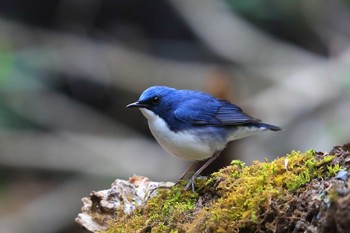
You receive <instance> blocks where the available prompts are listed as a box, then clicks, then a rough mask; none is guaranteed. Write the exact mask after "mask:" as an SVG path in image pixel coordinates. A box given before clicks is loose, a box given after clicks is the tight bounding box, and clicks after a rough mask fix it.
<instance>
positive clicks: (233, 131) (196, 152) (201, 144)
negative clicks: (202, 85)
mask: <svg viewBox="0 0 350 233" xmlns="http://www.w3.org/2000/svg"><path fill="white" fill-rule="evenodd" d="M126 107H127V108H132V107H135V108H139V109H140V110H141V112H142V113H143V115H144V116H145V117H146V118H147V120H148V125H149V128H150V130H151V132H152V134H153V136H154V137H155V138H156V140H157V141H158V143H159V144H160V145H161V146H162V147H163V148H164V149H165V150H166V151H167V152H169V153H170V154H173V155H175V156H177V157H179V158H182V159H186V160H191V161H195V162H194V163H193V164H192V165H191V166H190V167H189V168H188V169H187V170H186V171H185V172H184V173H183V174H182V176H181V177H180V179H179V180H181V179H183V178H184V177H185V175H186V174H187V173H188V172H189V171H190V170H191V169H192V168H193V167H194V166H195V165H196V164H197V162H198V161H201V160H205V159H207V161H206V162H205V164H204V165H203V166H202V167H200V168H199V169H198V170H197V171H196V172H195V173H194V175H193V176H192V178H191V179H190V182H189V183H188V184H187V186H186V187H185V189H186V190H187V189H188V188H189V187H190V186H192V190H194V180H195V179H196V177H197V176H199V174H200V173H201V172H202V171H203V170H204V169H205V168H206V167H207V166H208V165H209V164H210V163H211V162H213V161H214V160H215V159H216V158H218V157H219V155H220V152H221V151H222V150H223V149H224V148H225V146H226V145H227V143H228V142H230V141H233V140H237V139H240V138H244V137H247V136H250V135H253V134H256V133H259V132H261V131H265V130H272V131H278V130H281V128H279V127H277V126H273V125H269V124H265V123H262V122H261V121H260V120H258V119H256V118H253V117H251V116H248V115H247V114H245V113H244V112H242V109H241V108H239V107H238V106H236V105H234V104H232V103H230V102H229V101H227V100H220V99H217V98H215V97H213V96H211V95H208V94H206V93H203V92H199V91H193V90H177V89H175V88H170V87H165V86H153V87H150V88H148V89H146V90H145V91H144V92H143V93H142V94H141V96H140V98H139V100H138V101H137V102H135V103H131V104H129V105H127V106H126Z"/></svg>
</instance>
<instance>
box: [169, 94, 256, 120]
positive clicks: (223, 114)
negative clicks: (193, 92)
mask: <svg viewBox="0 0 350 233" xmlns="http://www.w3.org/2000/svg"><path fill="white" fill-rule="evenodd" d="M174 116H175V118H177V119H178V120H180V121H183V122H187V123H190V124H193V125H217V126H219V125H242V124H249V123H257V122H260V120H258V119H255V118H253V117H250V116H248V115H247V114H245V113H243V112H242V109H241V108H239V107H238V106H236V105H234V104H231V103H230V102H228V101H225V100H218V99H214V98H212V97H211V98H208V99H206V101H203V98H201V99H192V100H190V101H186V102H184V103H182V104H180V105H179V107H178V108H177V109H176V110H175V111H174Z"/></svg>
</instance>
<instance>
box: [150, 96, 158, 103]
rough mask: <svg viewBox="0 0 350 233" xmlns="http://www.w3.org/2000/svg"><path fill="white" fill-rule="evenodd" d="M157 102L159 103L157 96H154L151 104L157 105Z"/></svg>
mask: <svg viewBox="0 0 350 233" xmlns="http://www.w3.org/2000/svg"><path fill="white" fill-rule="evenodd" d="M159 101H160V98H159V96H155V97H153V99H152V103H153V104H158V103H159Z"/></svg>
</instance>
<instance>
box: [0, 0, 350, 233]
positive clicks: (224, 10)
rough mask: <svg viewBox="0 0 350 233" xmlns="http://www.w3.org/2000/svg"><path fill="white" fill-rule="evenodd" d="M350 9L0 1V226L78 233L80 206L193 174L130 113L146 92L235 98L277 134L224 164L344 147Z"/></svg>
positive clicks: (241, 1)
mask: <svg viewBox="0 0 350 233" xmlns="http://www.w3.org/2000/svg"><path fill="white" fill-rule="evenodd" d="M349 7H350V1H348V0H333V1H327V0H318V1H316V0H308V1H302V0H287V1H277V0H256V1H249V0H248V1H247V0H222V1H211V0H164V1H161V0H153V1H142V0H114V1H109V0H35V1H25V0H11V1H5V0H0V127H1V128H0V229H1V232H4V233H12V232H13V233H17V232H28V233H30V232H35V233H41V232H43V233H61V232H83V230H82V229H81V228H80V227H79V226H77V224H75V223H74V218H75V217H76V215H77V214H78V212H79V211H80V208H81V206H82V204H81V201H80V199H81V197H83V196H87V195H88V194H89V193H90V191H92V190H100V189H107V188H108V187H110V184H111V183H112V182H113V181H114V179H116V178H121V179H127V178H128V177H130V176H132V175H134V174H137V175H143V176H147V177H150V178H151V179H152V180H156V181H161V180H162V181H164V180H169V181H175V180H176V179H177V178H178V177H179V176H180V174H181V173H182V172H183V171H184V170H185V169H186V167H187V166H188V162H185V161H181V160H179V159H177V158H175V157H172V156H170V155H168V154H167V153H166V152H165V151H163V150H162V149H161V147H160V146H159V145H158V144H157V143H156V142H155V140H154V139H153V138H152V136H151V134H150V132H149V130H148V126H147V122H146V120H145V119H144V118H143V116H142V114H141V113H140V112H139V111H137V110H135V109H128V110H126V109H125V106H126V105H127V104H129V103H131V102H134V101H136V100H137V99H138V97H139V95H140V93H141V92H142V91H143V90H144V89H146V88H147V87H149V86H152V85H167V86H172V87H175V88H183V89H196V90H202V91H206V92H209V93H211V94H213V95H215V96H217V97H220V98H225V99H229V100H230V101H233V102H234V103H236V104H237V105H239V106H241V107H242V108H243V109H244V110H245V112H247V113H248V114H250V115H252V116H254V117H257V118H260V119H263V120H264V121H265V122H267V123H271V124H275V125H278V126H281V127H283V128H284V131H282V132H277V133H272V132H271V133H264V134H261V135H258V136H253V137H250V138H246V139H243V140H239V141H236V142H233V143H231V145H230V146H229V148H227V150H226V151H225V156H222V157H221V158H220V160H219V161H217V163H216V164H213V167H211V168H209V169H208V171H207V173H208V172H210V171H211V170H217V169H219V168H220V167H222V166H225V165H227V164H229V162H230V161H231V160H232V159H242V160H244V161H245V162H247V164H250V163H251V162H252V160H264V159H265V158H270V159H273V158H275V157H277V156H282V155H284V154H285V153H288V152H290V151H291V150H301V151H304V150H307V149H310V148H314V149H315V150H317V151H329V150H330V149H331V148H332V146H333V145H334V144H342V143H345V142H349V141H350V140H349V138H350V133H349V132H350V121H349V116H350V98H349V97H350V40H349V39H350V27H349V25H350V8H349Z"/></svg>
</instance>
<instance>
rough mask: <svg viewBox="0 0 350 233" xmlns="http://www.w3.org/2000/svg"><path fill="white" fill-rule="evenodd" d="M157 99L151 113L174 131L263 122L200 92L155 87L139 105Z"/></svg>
mask: <svg viewBox="0 0 350 233" xmlns="http://www.w3.org/2000/svg"><path fill="white" fill-rule="evenodd" d="M154 96H158V97H159V98H160V102H159V103H158V104H155V105H154V106H151V107H150V110H151V111H153V112H154V113H155V114H157V115H158V116H160V117H161V118H162V119H164V120H165V121H166V122H167V124H168V126H169V128H170V129H171V130H173V131H179V130H186V129H193V127H194V126H195V127H198V128H201V127H205V126H210V127H218V128H222V127H227V126H237V125H252V124H258V123H259V122H260V120H258V119H255V118H252V117H250V116H248V115H247V114H245V113H243V112H242V110H241V108H239V107H238V106H236V105H234V104H231V103H230V102H228V101H226V100H219V99H217V98H215V97H213V96H211V95H208V94H206V93H203V92H199V91H192V90H176V89H174V88H169V87H163V86H154V87H150V88H148V89H147V90H146V91H144V93H143V94H142V95H141V97H140V99H139V102H141V103H142V102H145V103H146V102H149V101H150V100H151V99H152V98H153V97H154Z"/></svg>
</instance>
